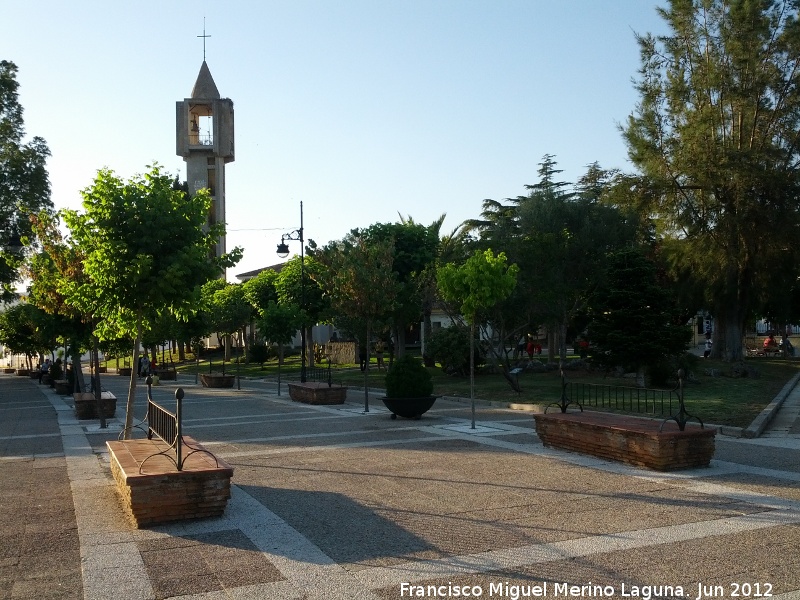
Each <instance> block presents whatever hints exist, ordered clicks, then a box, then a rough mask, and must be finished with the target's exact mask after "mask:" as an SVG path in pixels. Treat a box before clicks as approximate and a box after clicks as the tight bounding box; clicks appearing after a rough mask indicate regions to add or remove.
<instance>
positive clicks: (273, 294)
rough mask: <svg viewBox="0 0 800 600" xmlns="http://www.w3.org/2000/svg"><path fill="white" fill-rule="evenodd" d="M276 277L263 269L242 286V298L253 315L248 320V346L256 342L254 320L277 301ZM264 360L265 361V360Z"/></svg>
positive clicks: (248, 357) (271, 270)
mask: <svg viewBox="0 0 800 600" xmlns="http://www.w3.org/2000/svg"><path fill="white" fill-rule="evenodd" d="M277 277H278V273H277V271H275V270H274V269H265V270H263V271H261V272H260V273H259V274H258V275H256V276H255V277H253V278H252V279H248V280H247V281H245V282H244V283H243V284H242V289H243V290H244V297H245V298H246V299H247V301H248V302H249V303H250V306H252V307H253V314H252V317H251V320H250V344H251V349H252V344H253V343H255V340H256V328H255V326H254V325H255V323H254V320H255V319H257V318H258V317H259V316H260V315H262V314H263V312H264V311H265V310H266V309H267V307H268V306H269V303H270V302H277V301H278V291H277V290H276V289H275V281H276V279H277ZM250 358H251V357H250V353H249V352H248V355H247V362H250ZM265 360H266V359H265ZM262 364H263V363H262Z"/></svg>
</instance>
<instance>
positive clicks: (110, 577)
mask: <svg viewBox="0 0 800 600" xmlns="http://www.w3.org/2000/svg"><path fill="white" fill-rule="evenodd" d="M48 398H49V400H50V402H51V404H52V405H53V407H54V408H55V409H56V411H57V416H58V422H59V427H60V429H61V435H62V439H63V447H64V452H63V454H57V456H62V455H63V456H65V457H66V462H67V469H68V472H69V478H70V481H71V487H72V493H73V500H74V504H75V512H76V517H77V524H78V533H79V538H80V545H81V561H82V565H83V579H84V594H85V598H87V599H91V600H93V599H95V598H98V599H99V598H108V597H109V590H114V594H113V596H114V599H115V600H128V599H131V600H144V599H148V600H149V599H151V598H153V597H154V592H153V588H152V586H151V585H150V582H149V579H148V576H147V572H146V569H145V566H144V562H143V560H142V557H141V554H140V553H139V550H138V547H137V545H136V543H137V541H141V540H146V539H157V538H160V537H169V536H176V535H191V534H195V533H209V532H215V531H226V530H230V529H232V528H236V529H239V530H240V531H242V532H243V533H244V534H245V535H246V536H247V537H248V538H249V539H250V540H251V541H252V542H253V543H254V544H255V545H256V546H257V547H258V549H259V550H260V551H261V552H262V553H264V555H265V556H266V558H267V559H268V560H269V561H270V562H271V563H272V564H274V565H275V566H276V567H277V568H278V569H279V570H280V571H281V573H282V574H283V575H284V576H285V577H286V578H287V581H280V582H274V583H266V584H259V585H256V586H243V587H240V588H236V589H235V590H229V592H230V594H231V595H232V596H233V597H242V598H247V597H265V598H284V599H286V600H291V599H293V598H298V599H299V598H313V599H319V600H321V599H323V598H324V599H325V600H338V599H340V598H341V599H342V600H344V599H348V600H350V599H355V600H376V599H377V596H376V595H375V594H374V590H377V589H380V588H384V587H388V586H397V585H399V584H400V583H401V582H404V581H405V582H414V581H421V580H426V579H435V578H441V577H453V576H454V575H458V574H480V573H486V572H489V571H493V570H498V569H507V568H514V567H524V566H526V565H532V564H538V563H545V562H552V561H561V560H565V559H570V558H578V557H585V556H591V555H598V554H605V553H608V552H613V551H620V550H630V549H635V548H644V547H651V546H657V545H661V544H668V543H675V542H681V541H688V540H694V539H703V538H709V537H715V536H724V535H730V534H736V533H741V532H746V531H754V530H759V529H765V528H770V527H776V526H785V525H791V524H797V523H800V501H795V500H789V499H783V498H776V497H774V496H768V495H765V494H760V493H757V492H750V491H746V490H742V489H741V488H736V487H733V486H726V485H723V484H718V483H715V482H713V481H708V480H707V479H708V478H710V477H716V476H723V475H728V474H733V473H749V474H753V475H759V476H764V477H773V478H778V479H784V480H789V481H800V473H796V472H787V471H782V470H777V469H767V468H762V467H751V466H747V465H741V464H738V463H729V462H725V461H716V460H715V461H712V466H711V467H710V468H707V469H696V470H692V471H686V472H680V473H655V472H652V471H645V470H641V469H637V468H635V467H630V466H627V465H623V464H619V463H610V462H606V461H603V460H600V459H596V458H593V457H589V456H583V455H578V454H572V453H568V452H562V451H558V450H551V449H548V448H544V447H543V446H541V445H540V444H534V445H532V444H530V443H525V444H520V443H516V442H513V441H510V440H507V439H494V438H491V437H486V436H483V435H479V434H476V433H469V432H465V431H464V430H462V429H461V428H457V430H455V429H454V428H453V427H452V425H448V424H445V425H442V424H438V425H433V426H432V425H421V426H409V427H404V428H403V429H404V430H407V431H412V430H413V431H416V432H418V433H419V434H420V435H419V436H416V437H414V438H411V439H409V438H406V439H396V440H376V441H365V442H351V443H342V444H327V445H324V446H299V445H298V446H292V447H283V448H273V449H265V450H258V451H242V452H233V453H226V454H224V455H223V456H222V457H223V458H225V459H230V458H235V457H242V456H253V455H268V454H273V453H285V452H301V451H309V450H313V451H315V452H317V451H325V450H335V449H341V448H356V447H373V446H394V445H398V444H408V443H417V442H430V441H439V440H446V439H462V440H470V441H473V442H475V443H478V444H483V445H487V446H492V447H498V448H504V449H507V450H510V451H514V452H522V453H526V454H531V455H537V456H543V457H548V458H552V459H556V460H559V461H561V462H566V463H570V464H574V465H579V466H585V467H589V468H593V469H599V470H605V471H607V472H613V473H619V474H623V475H626V476H632V477H637V478H641V479H646V480H652V481H657V482H661V483H667V484H668V483H670V482H672V483H680V484H681V485H687V487H688V489H691V490H692V491H694V492H698V493H702V494H706V495H712V496H719V497H725V498H730V499H735V500H738V501H741V502H745V503H748V504H750V505H753V506H760V507H763V508H764V509H765V510H764V511H762V512H757V513H751V514H746V515H739V516H735V517H729V518H722V519H712V520H706V521H699V522H698V521H696V522H691V523H685V524H680V525H672V526H665V527H656V528H646V529H639V530H631V531H623V532H618V533H613V534H603V535H596V536H586V537H582V538H576V539H571V540H564V541H560V542H555V543H548V544H532V545H526V546H520V547H514V548H506V549H502V550H495V551H491V552H484V553H478V554H465V555H459V556H449V557H446V558H442V559H439V560H419V561H408V562H404V563H401V564H398V565H394V566H391V567H375V568H367V569H363V570H356V571H352V572H351V571H347V570H346V569H344V568H343V567H341V566H339V565H338V564H336V563H335V562H334V561H333V559H332V558H331V557H329V556H328V555H327V554H325V553H324V552H323V551H322V550H321V549H320V548H319V547H318V546H316V545H315V544H314V543H312V542H311V541H310V540H309V539H308V538H306V537H305V536H303V535H302V534H301V533H300V532H299V531H297V530H296V529H294V528H293V527H292V526H290V525H289V524H288V523H287V522H286V521H285V520H283V519H282V518H281V517H279V516H278V515H277V514H275V513H273V512H272V511H270V510H269V509H267V508H266V507H265V506H263V505H262V504H261V503H260V502H258V500H256V499H255V498H253V497H252V496H250V495H249V494H247V493H246V492H245V491H243V490H242V489H241V488H239V487H238V486H236V485H234V486H232V498H231V500H230V502H229V504H228V508H227V510H226V512H225V514H224V515H223V516H222V517H221V518H219V519H211V520H205V521H195V522H186V523H177V524H174V525H167V526H163V527H159V528H155V529H146V530H131V529H130V527H129V526H128V525H127V524H126V523H124V522H123V521H122V520H121V516H120V515H119V514H117V512H118V511H109V510H108V506H109V502H116V501H117V500H116V490H115V487H114V486H115V484H114V482H113V480H112V479H111V478H110V477H109V476H108V475H107V468H106V466H104V465H103V463H102V462H101V460H103V459H104V457H103V456H102V455H101V456H98V455H97V454H95V453H94V451H93V449H92V446H91V444H90V442H89V440H88V438H87V434H86V428H85V427H84V426H82V425H81V423H80V422H79V421H78V420H77V419H76V418H75V417H74V415H73V414H72V410H71V408H70V407H69V406H67V405H66V403H65V402H64V400H63V399H62V398H60V397H58V396H55V395H54V394H48ZM333 411H338V412H337V414H339V415H341V416H343V417H351V418H358V417H359V416H365V415H359V414H358V413H357V411H350V412H349V413H348V412H346V411H343V410H339V409H330V408H327V407H321V412H326V413H330V412H333ZM374 414H377V412H376V413H374ZM315 418H329V416H327V415H326V416H325V417H309V418H308V419H305V420H313V419H315ZM232 420H233V418H232ZM275 421H276V422H278V421H280V420H275ZM453 423H454V424H463V420H456V419H454V420H453ZM481 425H482V426H483V427H489V428H492V429H498V430H500V431H499V433H502V434H503V435H508V434H517V433H520V434H521V433H532V430H531V429H530V428H524V427H518V426H515V425H513V424H511V425H509V424H508V423H506V422H504V421H491V422H483V423H481ZM223 426H227V425H223ZM349 433H350V434H353V433H363V432H355V431H354V432H349ZM493 433H494V434H497V433H498V431H494V432H493ZM48 435H57V434H48ZM336 435H348V432H338V433H335V434H327V433H323V434H298V435H295V436H292V435H287V436H276V437H272V438H270V437H265V438H250V439H247V440H230V441H224V442H219V444H233V445H235V444H236V443H243V442H250V443H258V442H269V441H277V440H281V441H291V440H295V441H297V442H301V441H302V440H304V439H305V440H308V439H324V438H328V437H335V436H336ZM14 437H19V436H13V437H8V436H6V437H5V438H0V439H14ZM26 437H34V436H26ZM35 437H42V436H35ZM769 441H770V442H772V441H773V440H769ZM764 445H774V444H764ZM794 447H796V443H795V445H794ZM47 456H51V455H47ZM53 456H55V455H53ZM4 458H5V459H6V460H24V458H20V457H4ZM106 460H107V458H106ZM221 597H228V596H225V594H224V593H223V594H220V593H219V592H215V593H209V594H200V595H196V596H192V598H196V599H198V600H199V599H200V598H204V599H208V600H211V599H212V598H214V599H216V598H221ZM798 597H800V592H789V593H786V594H782V595H780V596H775V598H777V599H778V600H790V599H792V600H794V599H797V598H798Z"/></svg>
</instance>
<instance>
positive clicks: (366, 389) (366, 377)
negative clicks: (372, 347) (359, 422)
mask: <svg viewBox="0 0 800 600" xmlns="http://www.w3.org/2000/svg"><path fill="white" fill-rule="evenodd" d="M370 326H371V323H370V322H369V320H367V341H366V343H365V344H364V352H365V354H366V356H367V364H366V365H365V366H364V412H365V413H368V412H369V336H370V333H371V331H370Z"/></svg>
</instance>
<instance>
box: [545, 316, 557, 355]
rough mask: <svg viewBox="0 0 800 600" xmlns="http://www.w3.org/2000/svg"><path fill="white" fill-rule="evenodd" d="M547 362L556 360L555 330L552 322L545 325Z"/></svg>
mask: <svg viewBox="0 0 800 600" xmlns="http://www.w3.org/2000/svg"><path fill="white" fill-rule="evenodd" d="M547 362H549V363H554V362H556V331H555V327H553V324H552V323H551V324H550V325H548V326H547Z"/></svg>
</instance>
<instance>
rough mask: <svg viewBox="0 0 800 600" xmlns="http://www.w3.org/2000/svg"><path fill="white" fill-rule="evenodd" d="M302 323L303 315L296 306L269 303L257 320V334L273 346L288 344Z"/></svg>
mask: <svg viewBox="0 0 800 600" xmlns="http://www.w3.org/2000/svg"><path fill="white" fill-rule="evenodd" d="M302 323H303V314H302V311H301V310H300V307H299V306H297V305H296V304H278V303H277V302H270V303H269V304H268V305H267V307H266V308H265V310H264V311H263V313H262V314H261V318H260V319H259V320H258V322H257V325H258V332H259V335H261V337H263V338H264V339H265V340H268V341H270V342H273V343H275V344H288V343H289V342H291V341H292V338H293V337H294V335H295V333H297V330H298V329H300V326H301V324H302Z"/></svg>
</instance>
